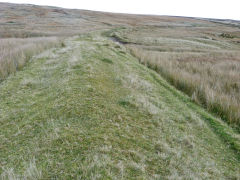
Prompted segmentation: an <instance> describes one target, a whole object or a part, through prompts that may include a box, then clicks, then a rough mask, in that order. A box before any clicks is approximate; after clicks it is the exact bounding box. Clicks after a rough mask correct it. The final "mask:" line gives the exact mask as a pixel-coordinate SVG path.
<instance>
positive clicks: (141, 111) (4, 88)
mask: <svg viewBox="0 0 240 180" xmlns="http://www.w3.org/2000/svg"><path fill="white" fill-rule="evenodd" d="M65 44H66V47H64V48H54V49H50V50H48V51H46V52H44V53H42V54H40V55H38V56H35V57H34V58H33V59H32V60H31V62H30V63H29V64H28V65H27V66H26V67H25V68H24V69H23V70H22V71H19V72H18V73H17V74H16V75H11V76H10V77H9V78H8V79H7V80H6V81H4V82H3V83H1V84H0V92H1V94H0V124H1V130H0V138H1V141H0V166H1V169H0V173H1V174H2V175H1V177H2V178H3V179H4V178H6V179H17V178H28V179H48V178H49V179H50V178H52V179H54V178H57V179H77V178H78V179H81V178H82V179H132V178H137V179H161V178H169V179H171V178H172V179H177V178H190V179H191V178H199V179H206V178H217V179H219V178H239V167H240V163H239V154H238V153H239V151H238V150H239V149H238V147H239V146H238V145H239V137H237V136H236V137H235V135H234V133H233V132H232V131H231V129H230V128H228V127H227V126H226V125H225V124H223V123H221V127H223V128H225V129H224V131H225V130H226V131H227V133H228V134H229V136H231V137H233V140H232V142H231V143H230V145H229V146H227V145H226V144H227V143H226V141H224V139H223V138H222V137H221V136H219V133H216V132H215V131H213V129H212V126H211V125H210V124H209V123H208V121H207V120H206V119H207V118H205V117H206V116H207V117H208V118H210V119H212V120H213V121H214V122H219V121H218V120H217V119H215V118H213V117H212V116H211V115H209V114H207V113H206V112H205V111H204V110H203V109H201V108H200V107H198V106H196V105H194V106H193V105H192V104H191V102H190V101H189V99H188V98H187V97H186V96H185V95H183V94H181V93H180V92H178V91H177V90H175V89H174V88H173V87H171V86H170V85H169V84H168V83H167V82H166V81H165V80H163V79H162V78H161V77H160V76H159V75H158V74H157V73H155V72H153V71H151V70H149V69H147V68H146V67H145V66H143V65H141V64H139V63H138V61H137V60H136V59H135V58H134V57H132V56H131V55H130V53H129V52H128V51H127V50H126V49H125V48H124V47H123V46H122V45H120V44H117V43H115V42H112V41H111V40H109V39H107V38H106V37H104V36H102V33H101V32H100V31H99V32H94V33H90V34H84V35H80V36H75V37H72V38H69V39H67V40H66V42H65ZM179 97H181V98H179ZM203 113H204V114H205V117H203V116H202V114H203ZM237 138H238V139H237Z"/></svg>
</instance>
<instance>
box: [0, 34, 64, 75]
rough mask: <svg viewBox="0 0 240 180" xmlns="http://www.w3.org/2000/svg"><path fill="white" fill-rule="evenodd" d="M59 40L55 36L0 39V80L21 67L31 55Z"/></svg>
mask: <svg viewBox="0 0 240 180" xmlns="http://www.w3.org/2000/svg"><path fill="white" fill-rule="evenodd" d="M59 42H60V40H59V38H56V37H40V38H25V39H24V38H22V39H20V38H9V39H0V80H1V79H4V78H6V77H7V76H8V75H9V74H11V73H14V72H16V71H17V70H18V69H21V68H22V67H23V66H24V65H25V63H26V62H27V61H28V60H29V59H30V58H31V57H32V56H33V55H35V54H37V53H39V52H41V51H43V50H44V49H48V48H50V47H53V46H55V45H57V44H59Z"/></svg>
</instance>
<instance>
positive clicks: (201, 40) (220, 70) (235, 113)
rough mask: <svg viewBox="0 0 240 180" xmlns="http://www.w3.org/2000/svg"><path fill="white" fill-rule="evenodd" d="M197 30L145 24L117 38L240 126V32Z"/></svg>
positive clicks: (194, 97)
mask: <svg viewBox="0 0 240 180" xmlns="http://www.w3.org/2000/svg"><path fill="white" fill-rule="evenodd" d="M201 28H202V27H201ZM195 29H196V30H195ZM195 29H191V28H189V27H188V28H185V29H182V28H179V27H177V28H174V27H173V28H169V29H168V28H167V27H164V28H162V29H161V28H154V27H153V28H151V29H150V28H149V27H144V28H135V29H133V30H129V29H121V30H118V31H117V32H114V33H112V36H113V37H114V38H115V39H117V40H118V41H121V42H122V43H124V44H128V47H129V48H130V49H131V52H132V54H133V55H134V56H136V57H137V58H138V59H139V61H140V63H142V64H145V65H146V66H147V67H149V68H151V69H153V70H155V71H156V72H158V73H160V74H161V75H162V76H163V77H164V78H165V79H166V80H168V82H170V83H171V84H172V85H174V86H175V87H176V88H177V89H179V90H181V91H183V92H185V93H186V94H187V95H189V96H190V97H191V98H192V100H193V101H195V102H196V103H198V104H201V105H202V106H203V107H205V108H206V109H207V110H209V111H210V112H213V113H215V114H217V115H218V116H219V117H221V118H222V119H223V120H225V121H226V122H228V123H229V124H230V125H231V126H232V127H235V128H236V129H238V130H240V128H239V127H240V81H239V79H240V58H239V57H240V53H239V50H240V46H239V44H238V43H236V40H235V39H239V37H240V35H239V34H238V36H237V35H236V36H233V35H232V36H230V35H229V34H227V35H229V36H230V37H231V38H230V37H229V36H226V35H225V34H221V33H219V34H215V35H214V34H213V33H209V32H208V31H209V27H208V26H207V27H206V29H204V28H202V29H200V30H199V29H197V28H195ZM213 30H214V29H213ZM213 30H212V31H213ZM216 30H217V29H216ZM232 31H233V30H232ZM207 32H208V33H207ZM223 35H225V36H223ZM234 37H236V38H234Z"/></svg>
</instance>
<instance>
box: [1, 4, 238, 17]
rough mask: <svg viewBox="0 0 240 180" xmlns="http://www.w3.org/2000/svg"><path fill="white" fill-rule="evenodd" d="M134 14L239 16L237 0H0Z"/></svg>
mask: <svg viewBox="0 0 240 180" xmlns="http://www.w3.org/2000/svg"><path fill="white" fill-rule="evenodd" d="M0 2H12V3H28V4H37V5H51V6H59V7H64V8H76V9H88V10H98V11H107V12H122V13H134V14H157V15H173V16H191V17H206V18H219V19H235V20H240V0H118V1H116V0H115V1H114V0H80V1H77V0H6V1H5V0H0Z"/></svg>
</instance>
